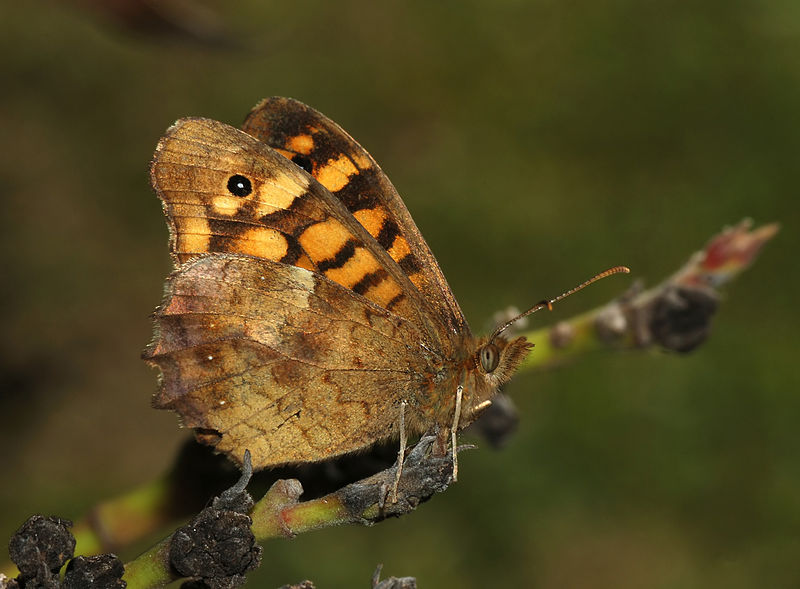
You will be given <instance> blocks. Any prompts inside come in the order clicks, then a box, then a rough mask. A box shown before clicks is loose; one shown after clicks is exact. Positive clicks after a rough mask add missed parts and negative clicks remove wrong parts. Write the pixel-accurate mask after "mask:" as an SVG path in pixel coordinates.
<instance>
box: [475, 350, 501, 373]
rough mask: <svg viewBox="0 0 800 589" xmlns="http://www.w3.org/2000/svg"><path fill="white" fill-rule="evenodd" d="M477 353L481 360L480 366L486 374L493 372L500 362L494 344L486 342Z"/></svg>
mask: <svg viewBox="0 0 800 589" xmlns="http://www.w3.org/2000/svg"><path fill="white" fill-rule="evenodd" d="M478 354H479V356H480V360H481V368H483V371H484V372H486V373H487V374H488V373H490V372H494V371H495V369H496V368H497V365H498V364H500V350H498V349H497V346H496V345H494V344H486V345H485V346H483V347H482V348H481V351H480V352H478Z"/></svg>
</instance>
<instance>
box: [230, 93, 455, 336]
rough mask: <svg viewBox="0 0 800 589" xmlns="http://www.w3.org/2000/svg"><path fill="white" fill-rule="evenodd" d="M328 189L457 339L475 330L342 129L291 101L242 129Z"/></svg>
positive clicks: (376, 172)
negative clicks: (398, 266)
mask: <svg viewBox="0 0 800 589" xmlns="http://www.w3.org/2000/svg"><path fill="white" fill-rule="evenodd" d="M242 128H243V130H245V131H246V132H247V133H249V134H250V135H252V136H254V137H256V138H257V139H259V140H261V141H263V142H264V143H266V144H268V145H270V146H272V147H274V148H275V149H276V150H277V151H278V152H279V153H281V154H283V155H284V156H285V157H287V158H288V159H290V160H291V161H293V162H294V163H295V164H297V165H298V166H300V167H301V168H303V169H305V170H306V171H308V172H309V173H310V174H311V175H312V176H314V178H316V179H317V181H319V182H320V183H321V184H322V185H323V186H325V187H326V188H327V189H328V190H329V191H330V192H331V193H332V194H333V195H334V196H335V197H336V198H337V199H339V200H340V201H341V202H342V203H343V204H344V205H345V206H346V207H347V209H348V210H349V211H350V212H351V213H352V214H353V216H354V217H355V218H356V220H358V222H359V223H360V224H361V225H362V226H363V227H364V228H365V229H366V230H367V231H368V232H369V233H370V234H371V235H372V236H373V237H374V238H375V239H376V240H377V241H378V243H379V244H380V246H381V247H382V248H383V249H385V250H386V251H387V252H388V253H389V255H390V256H391V257H392V259H394V261H395V262H397V263H398V264H399V265H400V267H401V268H402V269H403V272H404V273H405V274H406V275H407V276H408V277H409V278H410V279H411V282H413V284H414V285H415V286H416V288H417V289H418V290H419V292H420V294H421V296H422V297H423V298H424V299H425V301H426V302H427V303H428V305H429V306H430V307H431V308H432V310H433V312H434V313H435V315H436V317H437V319H438V321H439V323H440V324H441V325H444V326H445V327H446V328H447V330H448V331H449V332H450V333H451V334H453V335H455V334H456V333H459V334H463V333H465V332H467V333H468V331H469V328H468V326H467V323H466V320H465V319H464V316H463V314H462V312H461V309H460V307H459V305H458V302H457V301H456V299H455V297H454V296H453V294H452V292H451V291H450V287H449V286H448V284H447V281H446V280H445V278H444V275H443V274H442V271H441V270H440V268H439V265H438V264H437V262H436V259H435V258H434V256H433V254H432V253H431V251H430V248H429V247H428V244H427V243H426V242H425V240H424V239H423V237H422V235H421V233H420V232H419V229H417V226H416V225H415V224H414V221H413V219H412V218H411V215H410V214H409V212H408V210H407V209H406V206H405V205H404V204H403V201H402V200H401V199H400V196H399V195H398V194H397V191H396V190H395V188H394V186H393V185H392V183H391V182H390V181H389V179H388V177H387V176H386V174H384V173H383V171H382V170H381V168H380V167H379V166H378V164H377V163H376V162H375V160H374V159H373V158H372V157H371V156H370V155H369V153H367V151H366V150H365V149H364V148H363V147H361V145H359V144H358V142H356V141H355V139H353V138H352V137H351V136H350V135H349V134H348V133H347V132H345V131H344V130H343V129H342V128H341V127H340V126H339V125H337V124H336V123H334V122H333V121H331V120H330V119H328V118H327V117H325V116H324V115H323V114H321V113H319V112H317V111H316V110H314V109H312V108H311V107H309V106H306V105H305V104H303V103H301V102H298V101H296V100H292V99H291V98H281V97H274V98H268V99H266V100H264V101H262V102H261V103H260V104H258V105H257V106H256V107H255V108H254V109H253V110H252V111H251V113H250V115H249V116H248V117H247V119H246V120H245V123H244V125H243V126H242Z"/></svg>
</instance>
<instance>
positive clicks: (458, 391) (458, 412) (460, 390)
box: [450, 385, 464, 483]
mask: <svg viewBox="0 0 800 589" xmlns="http://www.w3.org/2000/svg"><path fill="white" fill-rule="evenodd" d="M463 392H464V387H463V386H461V385H458V388H457V389H456V413H455V415H454V416H453V426H452V427H451V428H450V443H451V446H452V447H453V482H454V483H455V482H456V481H457V480H458V451H457V449H456V443H457V439H456V433H457V432H458V418H459V417H461V396H462V394H463Z"/></svg>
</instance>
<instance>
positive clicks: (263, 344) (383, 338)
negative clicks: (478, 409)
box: [145, 254, 428, 468]
mask: <svg viewBox="0 0 800 589" xmlns="http://www.w3.org/2000/svg"><path fill="white" fill-rule="evenodd" d="M155 319H156V333H157V337H156V338H155V340H154V341H153V343H152V344H151V345H150V346H149V347H148V349H147V350H146V351H145V358H146V359H147V360H148V361H150V362H152V363H153V364H156V365H157V366H158V367H159V368H160V369H161V371H162V375H163V376H162V383H163V384H164V386H162V389H161V391H160V392H159V393H158V394H157V395H156V398H155V405H156V406H157V407H159V408H168V409H173V410H176V411H177V412H178V413H180V414H181V416H182V417H183V421H184V425H186V426H188V427H193V428H196V429H197V430H198V432H200V436H201V439H204V441H205V442H207V443H212V444H213V445H215V446H216V447H217V449H218V450H220V451H223V452H226V453H229V454H230V455H231V456H232V457H233V458H234V459H235V460H237V461H241V457H242V454H243V452H244V449H245V448H247V449H249V450H250V452H251V454H252V460H253V465H254V466H255V467H256V468H263V467H267V466H275V465H280V464H287V463H293V462H305V461H309V460H311V461H313V460H321V459H324V458H329V457H332V456H337V455H339V454H343V453H346V452H351V451H354V450H358V449H360V448H363V447H365V446H368V445H369V444H371V443H374V442H375V441H376V440H380V439H385V438H387V437H391V436H392V435H396V433H397V432H396V427H397V417H398V415H399V404H400V399H404V398H406V399H409V401H410V402H411V404H412V405H414V406H416V405H418V404H419V403H424V402H425V401H424V399H422V398H420V399H416V398H415V395H416V393H417V392H422V391H424V390H425V386H424V383H425V379H426V372H427V369H428V367H427V363H426V361H425V360H424V359H423V358H422V357H421V356H420V355H418V354H413V353H410V351H409V350H410V348H413V345H412V344H411V343H410V342H416V341H419V339H420V338H421V337H422V334H421V333H420V332H419V328H418V327H417V326H416V325H414V324H413V323H412V322H410V321H407V320H404V319H402V318H400V317H398V316H397V315H395V314H393V313H390V312H388V311H386V310H385V309H382V308H380V307H378V306H377V305H374V304H372V303H370V302H368V301H366V300H364V299H363V298H361V297H353V296H352V295H351V294H349V293H348V291H347V290H346V289H345V288H344V287H342V286H341V285H339V284H337V283H335V282H332V281H330V280H328V279H326V278H324V277H323V276H320V275H319V274H318V273H315V272H311V271H309V270H305V269H302V268H297V267H293V266H289V265H286V264H280V263H275V262H271V261H267V260H256V259H254V258H252V257H248V256H241V255H236V254H215V255H209V256H203V257H199V258H197V259H194V260H192V261H190V262H187V263H186V264H184V265H183V266H181V267H180V268H179V269H178V270H176V271H175V272H174V273H173V275H172V276H171V277H170V278H169V280H168V281H167V286H166V294H165V298H164V302H163V304H162V305H161V306H160V307H159V309H158V310H157V312H156V316H155ZM376 392H379V393H380V394H379V395H376Z"/></svg>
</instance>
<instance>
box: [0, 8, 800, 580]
mask: <svg viewBox="0 0 800 589" xmlns="http://www.w3.org/2000/svg"><path fill="white" fill-rule="evenodd" d="M153 4H154V5H155V4H159V5H160V6H161V7H160V8H158V9H154V8H153V6H151V5H150V4H147V3H144V2H141V3H140V2H135V1H133V0H129V1H122V0H118V1H115V2H99V1H98V2H90V1H88V0H84V1H83V2H66V1H64V2H54V1H50V2H47V1H41V2H10V1H9V2H3V3H2V5H0V86H1V87H2V90H1V91H0V125H1V126H2V132H0V191H1V196H2V215H0V223H1V224H0V244H1V245H2V259H3V262H2V274H1V275H0V293H1V294H2V299H0V312H2V318H1V320H2V334H3V336H2V338H0V387H2V396H0V417H2V426H1V427H0V448H2V453H1V455H2V457H3V469H2V470H3V473H4V475H3V482H2V484H1V485H0V537H2V538H8V537H9V536H10V534H11V533H12V531H13V530H14V529H16V527H18V526H19V525H20V524H21V523H22V522H23V521H24V519H25V518H26V517H27V516H28V515H30V514H32V513H35V512H42V513H45V514H48V513H54V514H58V515H60V516H63V517H77V516H79V515H80V514H81V513H82V512H84V511H85V510H86V509H87V508H88V507H89V506H91V505H92V504H94V503H96V502H97V501H99V500H101V499H103V498H107V497H111V496H114V495H116V494H119V493H121V492H123V491H125V490H127V489H130V488H132V487H133V486H136V485H137V484H140V483H142V482H146V481H148V480H150V479H152V478H154V477H156V476H158V475H159V474H160V473H161V472H163V471H164V469H166V468H167V467H168V465H169V464H170V462H171V459H172V456H173V453H174V451H175V449H176V448H177V447H178V446H179V444H180V443H181V441H182V440H183V439H184V437H185V435H186V432H184V431H181V430H179V429H178V428H177V420H176V418H175V416H174V415H172V414H170V413H166V412H158V411H155V410H152V409H150V407H149V402H150V396H151V394H152V392H153V391H154V389H155V373H154V372H153V371H151V370H150V369H149V368H148V367H147V366H145V365H144V363H143V362H142V361H141V360H140V359H139V353H140V351H141V349H142V348H143V346H144V345H145V344H146V342H147V341H148V339H149V337H150V321H149V319H148V314H149V313H150V312H151V311H152V309H153V308H154V306H155V305H156V304H157V303H158V302H159V300H160V296H161V289H162V282H163V279H164V277H165V275H166V274H167V272H168V270H169V260H168V255H167V231H166V226H165V223H164V220H163V219H162V214H161V211H160V207H159V203H158V201H157V200H156V198H155V196H154V195H153V194H152V193H151V191H150V188H149V186H148V178H147V166H148V162H149V160H150V157H151V155H152V152H153V149H154V148H155V145H156V142H157V140H158V138H159V137H160V135H161V134H162V133H163V131H164V130H165V129H166V127H167V126H168V125H169V124H171V123H172V121H174V120H175V119H177V118H179V117H182V116H187V115H201V116H208V117H212V118H215V119H218V120H221V121H225V122H229V123H231V124H234V125H238V124H239V123H240V122H241V120H242V119H243V117H244V116H245V114H246V113H247V112H248V110H249V109H250V108H251V106H253V105H254V104H255V103H256V102H257V101H258V100H259V99H260V98H262V97H265V96H270V95H286V96H293V97H295V98H298V99H300V100H302V101H304V102H306V103H308V104H311V105H313V106H314V107H316V108H318V109H319V110H321V111H322V112H324V113H326V114H327V115H329V116H330V117H331V118H333V119H334V120H336V121H337V122H339V123H340V124H341V125H342V126H343V127H344V128H345V129H347V130H348V131H349V132H350V133H351V134H352V135H353V136H355V137H356V138H357V139H358V140H359V141H360V142H361V143H362V144H363V145H365V146H366V147H367V148H368V149H369V150H370V152H371V153H372V154H373V155H374V157H375V158H376V159H377V160H378V161H379V162H380V163H381V164H382V166H383V168H384V170H386V171H387V173H388V174H389V176H390V177H391V178H392V180H393V182H394V183H395V185H396V186H397V187H398V190H399V191H400V193H401V194H402V195H403V197H404V199H405V202H406V203H407V205H408V208H409V209H410V210H411V212H412V214H413V215H414V217H415V219H416V221H417V223H418V225H419V226H420V228H421V230H422V232H423V234H424V235H425V236H426V238H427V240H428V242H429V243H430V245H431V247H432V248H433V251H434V252H435V253H436V255H437V257H438V259H439V262H440V264H441V266H442V268H443V270H444V272H445V274H446V275H447V277H448V279H449V281H450V284H451V286H452V288H453V290H454V292H455V293H456V295H457V297H458V298H459V300H460V302H461V304H462V306H463V308H464V310H465V313H466V314H467V317H468V318H469V319H470V321H471V323H472V325H473V328H475V329H476V330H481V329H483V327H484V325H485V323H486V322H487V321H488V320H489V318H490V317H491V315H492V313H493V312H494V311H496V310H498V309H501V308H504V307H506V306H507V305H510V304H515V305H517V306H520V307H523V306H525V305H527V304H530V303H532V302H535V301H537V300H540V299H541V298H542V297H544V296H547V295H552V294H554V293H555V292H557V291H560V290H561V289H563V288H565V287H567V286H569V285H572V284H573V283H575V282H576V281H578V280H580V279H583V278H584V277H586V276H587V275H589V274H591V273H593V272H595V271H598V270H600V269H602V268H604V267H606V266H609V265H612V264H621V263H622V264H627V265H629V266H630V267H631V268H633V270H634V276H635V277H638V278H641V279H644V280H646V281H648V283H650V284H653V283H655V282H658V281H659V280H660V279H662V278H663V277H665V276H666V275H667V274H669V273H670V272H672V271H673V270H675V269H676V268H677V267H678V266H679V265H680V264H682V263H683V261H684V260H685V258H686V257H687V256H688V255H689V253H690V252H692V251H694V250H696V249H698V248H700V247H701V246H702V245H703V244H704V242H705V241H706V240H707V239H708V238H709V237H710V236H711V235H712V234H714V233H715V232H716V231H718V230H719V229H720V228H721V227H722V226H723V225H726V224H732V223H735V222H738V221H739V220H741V219H742V218H743V217H747V216H749V217H752V218H753V219H754V220H755V221H756V222H757V223H763V222H769V221H779V222H780V223H781V224H782V226H783V230H782V232H781V233H780V234H779V236H778V237H777V238H776V239H775V240H774V242H773V243H771V244H770V245H769V246H767V248H766V249H765V251H764V253H763V255H762V257H761V259H760V260H759V261H758V262H757V264H756V265H755V267H754V268H753V269H752V270H751V271H749V272H748V273H746V274H745V275H744V276H743V277H742V278H741V279H740V280H739V281H738V282H737V283H735V284H734V285H733V286H732V287H731V288H729V289H728V293H727V295H728V296H727V297H726V300H725V301H724V304H723V306H722V309H721V312H720V313H719V315H718V317H717V319H716V321H715V324H714V331H713V335H712V338H711V340H710V341H709V343H708V344H707V345H706V346H705V347H703V348H701V349H699V350H698V351H697V352H696V353H694V354H692V355H690V356H683V357H682V356H677V355H667V354H660V353H647V354H640V353H627V354H610V353H609V354H597V355H594V356H591V357H588V358H585V359H583V360H582V361H581V362H579V363H576V364H574V365H571V366H568V367H564V368H563V369H561V370H558V371H555V372H550V373H546V374H528V375H523V376H521V377H519V378H517V379H515V381H514V382H513V383H512V385H511V386H509V387H508V392H509V393H510V394H511V395H513V396H514V398H515V399H516V401H517V403H518V405H519V407H520V411H521V414H522V421H521V424H520V428H519V431H518V434H517V435H516V437H515V438H514V439H513V440H511V442H510V443H509V445H508V447H507V448H506V449H505V450H503V451H501V452H494V451H490V450H489V449H486V448H483V449H480V450H478V451H474V452H469V453H467V454H465V455H463V457H462V460H461V471H460V473H459V475H460V476H459V482H458V484H457V485H454V486H453V487H452V488H451V489H449V490H448V491H447V493H445V494H443V495H440V496H437V497H435V498H434V499H433V500H432V501H431V502H429V503H427V504H425V505H423V506H422V507H421V508H420V509H419V510H418V511H417V512H416V513H414V514H412V515H410V516H408V517H405V518H402V519H400V520H395V521H388V522H385V523H382V524H380V525H378V526H375V527H373V528H357V527H349V528H342V529H332V530H325V531H321V532H317V533H311V534H306V535H305V536H303V537H300V538H297V539H295V540H292V541H284V542H272V543H270V544H268V545H267V546H266V547H265V549H266V552H265V558H264V565H263V566H262V568H261V570H260V571H259V574H258V575H257V576H256V575H254V576H253V577H252V578H251V580H250V583H249V586H253V587H277V586H279V585H281V584H284V583H289V582H297V581H300V580H301V579H304V578H310V579H313V580H314V581H315V582H316V583H317V586H318V587H320V588H327V587H356V586H361V587H365V586H368V582H369V581H368V580H369V577H370V575H371V573H372V571H373V570H374V568H375V566H376V565H377V564H378V563H384V571H385V574H391V575H397V576H401V575H412V576H416V577H417V578H418V581H419V583H420V586H421V587H461V588H472V587H475V588H478V587H489V586H496V587H499V586H519V587H541V588H556V587H557V588H560V589H564V588H573V587H575V588H577V587H581V588H612V587H613V588H629V587H630V588H634V587H658V588H668V587H681V588H686V587H688V588H691V587H698V588H699V587H702V588H714V587H720V588H722V587H724V588H726V589H731V588H734V589H735V588H740V587H741V588H745V587H797V586H799V585H800V427H798V421H799V419H798V418H800V382H798V381H799V380H800V378H798V374H799V372H798V369H797V355H798V352H800V347H798V338H797V332H798V327H799V326H800V325H799V324H798V311H797V306H798V284H799V280H800V278H799V277H798V275H799V273H798V265H797V255H798V251H800V244H799V243H798V237H797V223H798V220H800V218H799V215H798V213H799V212H800V207H799V206H798V204H797V195H798V186H800V166H799V165H798V155H800V108H798V105H800V5H798V3H797V2H794V1H792V0H771V1H763V0H762V1H758V0H734V1H731V0H725V1H722V0H709V1H706V2H688V1H687V2H681V1H662V2H639V1H636V0H582V1H581V0H579V1H574V2H556V1H552V0H531V1H527V2H526V1H522V0H494V1H492V2H488V1H479V0H472V1H470V0H461V1H458V2H456V1H452V0H445V1H438V2H430V1H405V2H400V1H392V2H381V3H378V2H358V1H353V0H350V1H340V2H328V1H325V0H316V1H307V2H257V1H255V0H250V1H246V2H245V1H243V2H237V3H225V2H218V3H206V4H197V3H194V2H189V0H185V1H183V0H173V1H171V2H162V3H153ZM628 284H630V281H629V279H628V278H615V279H612V280H608V281H605V282H604V283H602V284H599V285H597V286H596V287H593V288H592V289H590V290H588V291H585V292H584V293H582V294H581V295H579V296H576V297H573V298H572V299H570V300H569V301H565V302H564V303H563V304H562V305H561V306H560V308H559V309H557V310H556V311H555V314H554V315H550V316H545V315H539V316H538V317H537V321H539V322H540V323H544V322H546V321H553V320H555V319H557V318H559V317H567V316H570V315H572V314H575V313H578V312H580V311H582V310H585V309H589V308H592V307H594V306H595V305H597V304H600V303H601V302H603V301H604V300H607V299H608V298H609V297H611V296H613V295H614V294H615V293H618V292H620V291H621V290H622V289H623V288H625V287H626V286H627V285H628ZM534 353H535V352H534ZM123 556H126V557H128V558H130V557H131V556H133V555H130V554H129V555H123Z"/></svg>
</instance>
